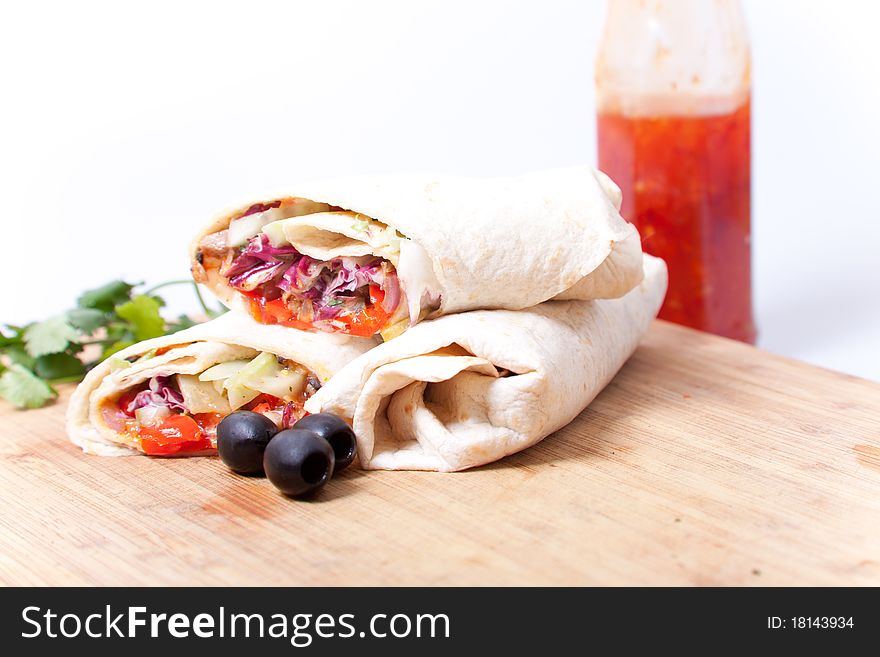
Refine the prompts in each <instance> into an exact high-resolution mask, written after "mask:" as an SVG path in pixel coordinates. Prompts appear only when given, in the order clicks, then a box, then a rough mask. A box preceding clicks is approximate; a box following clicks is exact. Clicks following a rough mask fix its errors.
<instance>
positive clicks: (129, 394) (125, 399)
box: [116, 389, 140, 417]
mask: <svg viewBox="0 0 880 657" xmlns="http://www.w3.org/2000/svg"><path fill="white" fill-rule="evenodd" d="M139 392H140V390H137V389H133V390H126V391H125V392H123V393H122V394H121V395H119V399H117V400H116V405H117V406H118V407H119V410H120V411H122V412H123V413H124V414H125V415H126V416H128V417H134V411H131V412H129V411H128V406H129V404H131V402H133V401H134V398H135V397H137V396H138V393H139Z"/></svg>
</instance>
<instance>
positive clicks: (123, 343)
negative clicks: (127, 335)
mask: <svg viewBox="0 0 880 657" xmlns="http://www.w3.org/2000/svg"><path fill="white" fill-rule="evenodd" d="M133 344H134V340H118V341H116V342H114V343H113V344H111V345H110V346H109V347H107V348H106V349H104V353H102V354H101V360H105V359H106V358H108V357H109V356H112V355H113V354H115V353H116V352H118V351H122V350H123V349H126V348H127V347H130V346H131V345H133Z"/></svg>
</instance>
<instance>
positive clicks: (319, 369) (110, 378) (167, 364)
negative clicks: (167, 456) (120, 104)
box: [67, 313, 376, 456]
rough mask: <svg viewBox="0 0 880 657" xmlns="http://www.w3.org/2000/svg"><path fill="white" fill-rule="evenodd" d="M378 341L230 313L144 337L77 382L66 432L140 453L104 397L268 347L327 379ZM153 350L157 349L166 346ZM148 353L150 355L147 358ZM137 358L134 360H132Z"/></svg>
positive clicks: (91, 449) (86, 446)
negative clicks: (111, 416)
mask: <svg viewBox="0 0 880 657" xmlns="http://www.w3.org/2000/svg"><path fill="white" fill-rule="evenodd" d="M375 344H376V341H374V340H366V339H362V338H351V337H348V336H343V335H332V334H329V333H316V332H307V331H297V330H295V329H290V328H284V327H280V326H264V325H261V324H257V323H256V322H254V321H253V320H252V319H250V318H249V317H247V316H246V315H242V314H239V313H226V314H225V315H222V316H221V317H218V318H217V319H214V320H212V321H209V322H206V323H204V324H199V325H196V326H193V327H192V328H189V329H186V330H183V331H180V332H178V333H174V334H171V335H166V336H163V337H160V338H155V339H153V340H146V341H144V342H140V343H138V344H136V345H133V346H131V347H128V348H127V349H124V350H123V351H120V352H119V353H117V354H115V355H114V356H112V357H111V358H109V359H107V360H105V361H103V362H102V363H100V364H99V365H98V366H97V367H95V368H94V369H93V370H92V371H91V372H89V373H88V375H86V377H85V379H83V381H82V382H81V383H80V384H79V386H78V387H77V388H76V390H75V391H74V393H73V395H72V396H71V398H70V402H69V404H68V407H67V433H68V436H69V437H70V440H71V441H72V442H73V443H74V444H76V445H78V446H79V447H81V448H82V449H83V451H84V452H87V453H91V454H100V455H102V456H124V455H132V454H140V453H141V452H140V451H138V450H137V449H135V448H133V447H131V446H128V445H127V444H126V440H125V439H124V437H123V436H121V435H120V434H119V433H118V432H117V431H115V430H114V429H112V428H111V427H110V426H108V424H107V422H106V421H105V420H104V417H103V416H102V414H101V413H100V408H101V405H102V403H103V402H106V401H110V400H114V399H115V398H117V397H118V396H119V394H120V393H121V392H122V391H123V390H126V389H129V388H132V387H133V386H137V385H138V384H142V383H143V382H144V381H147V380H150V379H151V378H152V377H155V376H168V375H173V374H189V375H195V374H199V373H200V372H203V371H205V370H206V369H207V368H209V367H211V366H213V365H216V364H218V363H221V362H227V361H231V360H235V359H238V358H251V357H253V356H254V355H256V354H258V353H260V352H269V353H271V354H274V355H276V356H279V357H281V358H284V359H288V360H290V361H294V362H296V363H298V364H300V365H301V366H302V367H303V368H304V369H305V370H308V371H310V372H312V373H314V375H315V376H316V377H317V378H318V379H319V380H320V383H324V382H326V381H327V380H329V379H330V377H331V376H333V374H334V373H335V372H336V371H337V370H339V369H341V368H342V367H343V366H344V365H345V364H347V363H349V362H350V361H352V360H354V359H355V358H356V357H357V356H359V355H361V354H363V353H365V352H366V351H367V350H369V349H370V348H371V347H372V346H374V345H375ZM169 347H173V348H170V349H168V350H167V351H164V353H160V355H152V354H151V352H153V351H155V350H164V349H166V348H169ZM144 355H147V357H146V358H143V356H144ZM134 359H138V360H136V361H135V362H133V363H131V364H130V365H125V363H126V362H128V361H129V360H134Z"/></svg>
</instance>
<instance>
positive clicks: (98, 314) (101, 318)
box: [66, 308, 107, 335]
mask: <svg viewBox="0 0 880 657" xmlns="http://www.w3.org/2000/svg"><path fill="white" fill-rule="evenodd" d="M66 316H67V323H68V324H70V325H71V326H73V327H74V328H76V329H79V330H80V331H82V332H83V333H84V334H85V335H91V334H92V333H94V332H95V331H97V330H98V329H99V328H101V327H102V326H103V325H104V323H105V322H106V321H107V315H106V314H105V313H104V312H103V311H100V310H97V309H95V308H74V309H73V310H68V311H67V313H66Z"/></svg>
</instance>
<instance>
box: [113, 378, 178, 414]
mask: <svg viewBox="0 0 880 657" xmlns="http://www.w3.org/2000/svg"><path fill="white" fill-rule="evenodd" d="M144 406H165V407H167V408H169V409H171V410H172V411H181V412H183V413H186V412H187V409H186V406H184V404H183V395H182V394H181V393H180V391H179V390H178V389H177V387H176V385H175V384H174V377H171V376H154V377H153V378H152V379H150V384H149V387H148V388H147V389H146V390H141V391H140V392H139V393H138V394H137V395H135V398H134V399H132V400H131V402H130V403H129V404H128V406H127V407H126V409H125V411H126V412H127V413H134V412H135V411H136V410H137V409H139V408H143V407H144Z"/></svg>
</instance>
